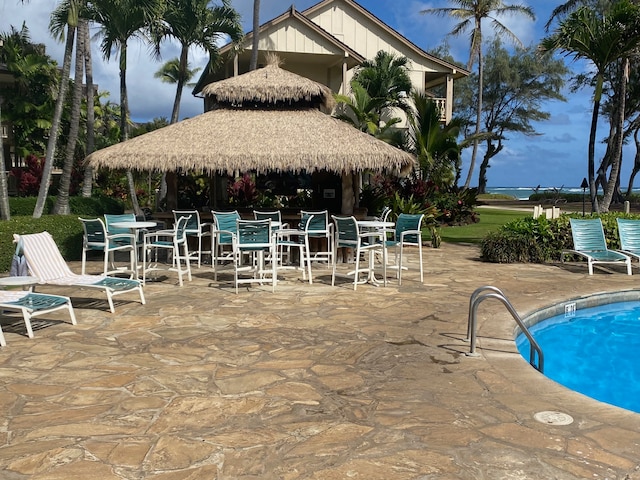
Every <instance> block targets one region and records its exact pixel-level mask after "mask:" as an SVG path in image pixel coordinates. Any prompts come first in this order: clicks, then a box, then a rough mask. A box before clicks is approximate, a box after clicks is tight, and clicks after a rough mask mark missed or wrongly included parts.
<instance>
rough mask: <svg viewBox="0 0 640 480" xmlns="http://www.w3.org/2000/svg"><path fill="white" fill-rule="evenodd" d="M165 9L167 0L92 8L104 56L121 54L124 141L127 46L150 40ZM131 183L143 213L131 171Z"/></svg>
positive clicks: (107, 0)
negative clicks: (136, 40) (132, 41)
mask: <svg viewBox="0 0 640 480" xmlns="http://www.w3.org/2000/svg"><path fill="white" fill-rule="evenodd" d="M164 7H165V2H164V0H94V1H92V2H91V4H89V5H88V12H87V18H89V19H90V20H91V21H93V22H95V23H97V24H98V25H100V31H99V34H100V35H101V36H102V42H101V44H100V49H101V50H102V56H103V57H104V58H105V60H110V59H111V55H112V54H113V53H114V52H118V54H119V55H120V141H123V142H124V141H125V140H127V139H128V138H129V124H128V122H127V119H128V118H129V101H128V99H127V43H128V41H129V39H130V38H132V37H138V38H140V37H142V38H146V37H145V35H144V33H143V31H145V30H153V29H154V28H157V25H158V23H159V22H160V19H161V18H162V14H163V12H164ZM127 181H128V183H129V193H130V195H131V203H132V204H133V210H134V212H135V213H136V215H139V214H141V213H142V210H141V209H140V205H139V204H138V197H137V195H136V188H135V182H134V180H133V175H132V173H131V171H130V170H129V171H127Z"/></svg>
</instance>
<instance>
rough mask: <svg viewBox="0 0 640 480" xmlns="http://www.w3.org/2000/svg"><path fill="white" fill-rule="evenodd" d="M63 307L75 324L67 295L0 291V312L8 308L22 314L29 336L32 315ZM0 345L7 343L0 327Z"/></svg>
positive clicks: (31, 335) (31, 333) (31, 331)
mask: <svg viewBox="0 0 640 480" xmlns="http://www.w3.org/2000/svg"><path fill="white" fill-rule="evenodd" d="M65 308H66V309H67V311H68V312H69V317H71V323H72V324H73V325H76V316H75V313H74V312H73V307H72V306H71V300H70V299H69V297H61V296H59V295H45V294H42V293H33V292H25V291H0V312H5V311H7V310H9V311H11V312H18V313H20V314H22V318H23V319H24V325H25V327H26V328H27V335H28V336H29V338H33V329H32V328H31V319H32V318H33V317H37V316H40V315H45V314H47V313H51V312H55V311H56V310H61V309H65ZM0 345H1V346H3V347H4V346H6V345H7V342H6V341H5V338H4V334H3V333H2V328H0Z"/></svg>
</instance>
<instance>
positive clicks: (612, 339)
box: [516, 300, 640, 413]
mask: <svg viewBox="0 0 640 480" xmlns="http://www.w3.org/2000/svg"><path fill="white" fill-rule="evenodd" d="M573 305H574V308H565V311H566V312H567V313H565V314H559V315H555V316H552V317H549V318H546V319H544V320H541V321H539V322H537V323H535V324H533V325H532V326H531V327H529V331H530V332H531V333H532V335H533V337H534V338H535V340H536V341H537V342H538V343H539V344H540V347H541V348H542V351H543V353H544V375H545V376H547V377H549V378H551V379H552V380H555V381H556V382H558V383H560V384H562V385H564V386H566V387H568V388H570V389H572V390H575V391H577V392H580V393H583V394H584V395H587V396H589V397H591V398H595V399H596V400H600V401H602V402H606V403H609V404H612V405H616V406H618V407H622V408H626V409H628V410H632V411H634V412H637V413H640V362H639V361H638V355H639V354H640V301H637V300H636V301H624V302H617V303H610V304H607V305H601V306H596V307H590V308H582V309H575V303H574V304H573ZM516 345H517V347H518V350H519V352H520V354H521V355H522V356H523V357H524V358H525V359H527V361H528V359H529V341H528V340H527V339H526V337H525V336H524V335H523V334H519V335H518V336H517V337H516Z"/></svg>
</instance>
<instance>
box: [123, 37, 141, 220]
mask: <svg viewBox="0 0 640 480" xmlns="http://www.w3.org/2000/svg"><path fill="white" fill-rule="evenodd" d="M128 120H129V101H128V98H127V44H126V42H125V43H123V44H122V47H121V49H120V141H121V142H126V141H127V140H128V139H129V121H128ZM127 183H128V185H129V196H130V197H131V205H132V206H133V213H135V214H136V215H142V209H141V208H140V204H139V203H138V195H137V194H136V183H135V181H134V179H133V174H132V173H131V170H127Z"/></svg>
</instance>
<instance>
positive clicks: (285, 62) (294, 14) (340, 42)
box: [193, 0, 469, 122]
mask: <svg viewBox="0 0 640 480" xmlns="http://www.w3.org/2000/svg"><path fill="white" fill-rule="evenodd" d="M259 35H260V39H259V44H258V48H259V54H258V63H259V64H264V63H265V56H266V54H267V53H275V54H277V56H278V57H279V58H280V60H281V61H282V68H284V69H286V70H289V71H291V72H293V73H297V74H299V75H303V76H305V77H308V78H310V79H312V80H315V81H317V82H320V83H323V84H324V85H326V86H328V87H329V88H330V89H331V90H332V91H334V92H337V93H343V94H348V93H349V83H350V81H351V78H352V77H353V73H354V69H355V68H356V67H358V66H359V65H361V64H362V63H363V62H364V61H365V60H368V59H373V58H374V57H375V55H376V53H377V52H378V51H380V50H384V51H386V52H389V53H392V54H395V55H398V56H405V57H407V58H408V59H409V61H410V68H409V72H408V73H409V76H410V78H411V82H412V84H413V86H414V88H415V89H417V90H419V91H423V92H425V93H427V94H430V93H431V94H432V95H433V93H432V91H433V90H434V89H436V88H438V91H442V92H444V96H443V97H439V98H436V97H435V95H433V96H434V99H435V100H436V102H437V103H438V105H439V106H440V111H441V118H442V120H443V121H444V122H448V121H449V120H451V117H452V113H453V110H452V105H453V83H454V81H455V80H457V79H460V78H464V77H466V76H467V75H469V72H468V71H466V70H464V69H462V68H461V67H459V66H457V65H454V64H451V63H449V62H446V61H444V60H441V59H439V58H437V57H435V56H433V55H430V54H429V53H427V52H425V51H424V50H422V49H421V48H420V47H418V46H417V45H415V44H414V43H412V42H411V41H410V40H408V39H407V38H405V37H404V36H402V35H401V34H400V33H398V32H396V31H395V30H394V29H392V28H391V27H390V26H388V25H386V24H385V23H384V22H383V21H382V20H380V19H379V18H378V17H376V16H375V15H373V14H372V13H371V12H369V11H368V10H366V9H365V8H363V7H362V6H361V5H359V4H358V3H357V2H355V1H354V0H321V1H320V2H318V3H317V4H315V5H313V6H311V7H309V8H308V9H306V10H304V11H302V12H299V11H297V10H296V8H295V6H293V5H292V6H291V7H290V8H289V9H288V10H287V11H286V12H284V13H283V14H282V15H280V16H278V17H276V18H274V19H272V20H269V21H267V22H265V23H263V24H262V25H261V26H260V30H259ZM252 39H253V32H250V33H248V34H247V35H246V37H245V40H244V43H243V47H244V48H243V49H242V50H241V51H240V52H239V53H237V54H235V55H229V54H230V53H232V46H231V45H230V44H228V45H225V46H224V47H222V48H221V50H220V53H221V54H222V55H223V56H225V54H226V58H227V60H226V61H225V63H224V64H223V65H222V67H221V68H219V69H218V70H217V71H215V72H214V73H213V74H211V73H209V72H206V71H205V72H204V73H203V75H202V76H201V77H200V79H199V81H198V83H197V84H196V87H195V88H194V91H193V93H194V95H198V94H199V93H200V92H201V91H202V89H203V88H204V86H205V85H207V84H209V83H211V82H215V81H218V80H222V79H224V78H229V77H231V76H236V75H239V74H242V73H245V72H247V71H249V62H250V58H251V50H252V48H251V45H252ZM407 93H408V92H407ZM210 108H211V105H207V104H206V100H205V110H209V109H210Z"/></svg>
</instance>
